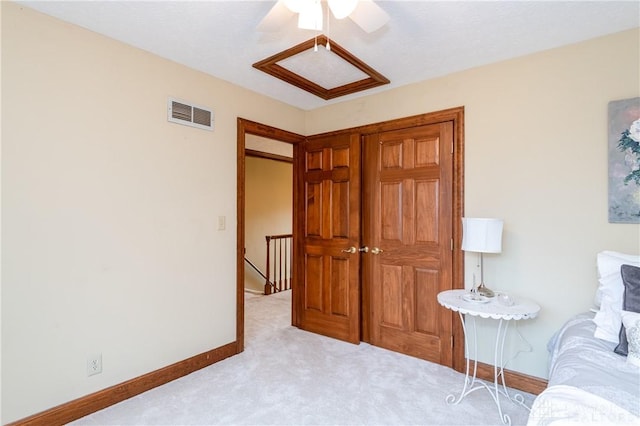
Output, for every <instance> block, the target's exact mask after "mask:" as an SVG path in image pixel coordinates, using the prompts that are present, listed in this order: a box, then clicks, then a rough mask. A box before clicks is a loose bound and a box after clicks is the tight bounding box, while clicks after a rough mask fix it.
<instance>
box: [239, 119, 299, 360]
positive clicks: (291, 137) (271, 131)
mask: <svg viewBox="0 0 640 426" xmlns="http://www.w3.org/2000/svg"><path fill="white" fill-rule="evenodd" d="M247 134H251V135H255V136H261V137H264V138H269V139H273V140H276V141H279V142H285V143H289V144H292V145H293V176H292V179H293V204H292V206H291V208H292V209H293V206H295V203H296V200H297V197H298V196H299V195H298V187H297V185H298V184H297V179H296V176H297V170H296V169H297V167H296V164H297V162H296V159H297V158H298V144H299V143H301V142H303V141H304V140H305V139H306V138H305V137H304V136H302V135H299V134H297V133H292V132H288V131H286V130H282V129H278V128H276V127H272V126H269V125H266V124H261V123H257V122H255V121H251V120H246V119H244V118H240V117H238V119H237V147H238V148H237V149H238V151H237V161H238V163H237V201H236V203H237V210H236V220H237V222H236V223H237V228H236V239H237V241H236V345H237V352H238V353H240V352H242V351H243V350H244V244H245V243H244V239H245V221H244V209H245V200H244V198H245V158H246V150H245V141H246V135H247ZM296 220H297V219H296V215H295V214H293V224H292V231H293V233H294V247H295V238H296V235H295V232H296ZM292 267H293V270H292V272H291V282H292V290H291V291H292V292H293V291H294V289H293V287H294V286H295V282H296V279H295V278H296V276H297V271H296V268H295V262H294V263H293V264H292ZM293 309H294V312H295V309H296V306H295V304H294V305H293ZM294 318H295V316H294Z"/></svg>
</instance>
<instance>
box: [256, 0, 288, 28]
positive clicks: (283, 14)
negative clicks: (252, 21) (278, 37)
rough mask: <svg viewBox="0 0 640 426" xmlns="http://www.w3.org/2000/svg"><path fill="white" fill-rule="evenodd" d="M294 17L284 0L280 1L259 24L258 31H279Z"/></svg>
mask: <svg viewBox="0 0 640 426" xmlns="http://www.w3.org/2000/svg"><path fill="white" fill-rule="evenodd" d="M294 15H295V13H293V12H292V11H290V10H289V8H288V7H287V6H286V5H285V4H284V1H283V0H278V1H277V2H276V4H274V5H273V7H272V8H271V10H270V11H269V13H267V15H266V16H265V17H264V18H262V21H260V23H259V24H258V31H260V32H265V33H268V32H275V31H279V30H281V29H282V28H283V27H284V26H285V24H286V23H287V22H288V21H289V20H290V19H291V18H293V16H294Z"/></svg>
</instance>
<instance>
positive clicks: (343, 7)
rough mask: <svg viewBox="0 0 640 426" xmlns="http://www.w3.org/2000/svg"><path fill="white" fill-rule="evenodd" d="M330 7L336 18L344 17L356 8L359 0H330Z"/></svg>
mask: <svg viewBox="0 0 640 426" xmlns="http://www.w3.org/2000/svg"><path fill="white" fill-rule="evenodd" d="M328 3H329V9H331V12H332V13H333V16H335V17H336V19H344V18H346V17H347V16H349V15H351V13H352V12H353V11H354V10H356V6H358V0H328Z"/></svg>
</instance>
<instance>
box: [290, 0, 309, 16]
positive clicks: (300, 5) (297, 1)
mask: <svg viewBox="0 0 640 426" xmlns="http://www.w3.org/2000/svg"><path fill="white" fill-rule="evenodd" d="M282 2H283V3H284V5H285V6H287V9H289V10H290V11H292V12H293V13H300V12H302V11H303V10H304V9H305V8H306V7H307V6H308V5H309V3H311V2H313V0H282Z"/></svg>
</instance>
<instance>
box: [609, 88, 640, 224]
mask: <svg viewBox="0 0 640 426" xmlns="http://www.w3.org/2000/svg"><path fill="white" fill-rule="evenodd" d="M609 222H613V223H640V98H633V99H624V100H621V101H612V102H609Z"/></svg>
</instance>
